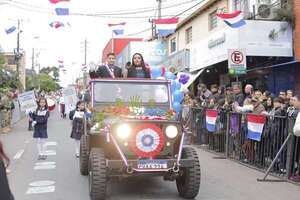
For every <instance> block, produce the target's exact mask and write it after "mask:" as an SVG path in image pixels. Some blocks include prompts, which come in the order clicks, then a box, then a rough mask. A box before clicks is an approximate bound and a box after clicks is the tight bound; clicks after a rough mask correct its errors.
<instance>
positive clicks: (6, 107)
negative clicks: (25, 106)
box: [0, 92, 12, 133]
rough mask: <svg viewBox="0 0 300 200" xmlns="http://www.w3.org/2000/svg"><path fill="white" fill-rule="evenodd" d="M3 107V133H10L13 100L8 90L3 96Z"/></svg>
mask: <svg viewBox="0 0 300 200" xmlns="http://www.w3.org/2000/svg"><path fill="white" fill-rule="evenodd" d="M0 104H1V107H2V115H3V124H2V126H3V129H2V132H3V133H8V132H10V131H11V118H12V100H11V98H10V92H6V94H5V95H2V98H1V103H0Z"/></svg>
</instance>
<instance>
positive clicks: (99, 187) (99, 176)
mask: <svg viewBox="0 0 300 200" xmlns="http://www.w3.org/2000/svg"><path fill="white" fill-rule="evenodd" d="M106 173H107V170H106V160H105V155H104V152H103V150H102V149H101V148H93V149H92V150H91V153H90V159H89V191H90V197H91V200H104V199H105V197H106V184H107V175H106Z"/></svg>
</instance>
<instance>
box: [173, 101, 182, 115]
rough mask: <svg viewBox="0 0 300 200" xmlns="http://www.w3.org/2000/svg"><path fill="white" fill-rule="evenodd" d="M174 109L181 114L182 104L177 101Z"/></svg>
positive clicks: (174, 103)
mask: <svg viewBox="0 0 300 200" xmlns="http://www.w3.org/2000/svg"><path fill="white" fill-rule="evenodd" d="M172 107H173V110H175V111H176V112H177V113H178V112H180V110H181V104H180V103H179V102H177V101H175V102H173V105H172Z"/></svg>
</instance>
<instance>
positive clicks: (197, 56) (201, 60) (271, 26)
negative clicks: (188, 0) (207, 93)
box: [167, 0, 297, 93]
mask: <svg viewBox="0 0 300 200" xmlns="http://www.w3.org/2000/svg"><path fill="white" fill-rule="evenodd" d="M277 1H278V2H277ZM280 6H281V3H280V0H206V1H204V2H203V3H202V5H201V6H200V7H199V8H198V9H197V10H196V11H195V12H194V13H193V14H191V15H190V16H189V17H187V18H186V19H184V20H183V21H181V22H180V23H179V24H178V26H177V30H176V33H174V34H173V35H170V36H169V37H168V38H167V41H168V44H169V45H168V46H169V48H168V50H169V57H172V55H174V54H176V53H178V52H180V51H183V50H184V49H188V50H189V51H190V55H189V59H190V61H189V62H188V63H189V66H186V67H185V68H189V71H190V72H193V73H195V72H199V71H200V70H201V73H197V74H198V75H199V78H198V79H196V83H197V82H204V83H206V84H208V85H210V84H214V83H218V84H222V85H229V84H231V83H232V82H235V81H236V80H239V81H241V82H242V84H245V83H252V84H253V85H254V86H255V87H256V88H257V89H261V90H270V91H271V92H273V93H278V92H279V90H281V89H297V80H296V78H295V71H296V70H297V69H296V66H297V63H296V62H294V57H293V56H294V55H293V31H292V27H291V26H290V24H288V23H287V22H282V21H275V20H274V19H275V18H276V13H275V10H276V9H279V8H280ZM261 7H262V8H266V7H267V8H268V9H269V12H265V9H261ZM235 10H242V11H243V13H244V16H245V19H246V25H245V26H243V27H241V28H237V29H234V28H231V27H229V26H227V25H226V24H225V23H224V22H223V21H222V20H221V19H219V18H218V17H217V16H216V14H217V13H219V12H233V11H235ZM229 49H243V50H244V51H245V52H246V55H245V59H246V63H247V73H246V74H244V75H239V76H232V75H229V73H228V58H229V55H228V50H229ZM181 68H182V67H181Z"/></svg>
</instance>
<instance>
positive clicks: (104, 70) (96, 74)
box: [90, 53, 122, 78]
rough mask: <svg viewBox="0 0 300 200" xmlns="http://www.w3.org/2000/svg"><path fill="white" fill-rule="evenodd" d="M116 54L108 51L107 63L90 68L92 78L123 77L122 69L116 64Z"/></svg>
mask: <svg viewBox="0 0 300 200" xmlns="http://www.w3.org/2000/svg"><path fill="white" fill-rule="evenodd" d="M115 61H116V56H115V54H114V53H108V54H107V56H106V62H107V64H105V65H101V66H99V67H98V69H95V70H92V69H91V70H90V77H91V78H121V77H122V69H121V68H120V67H118V66H115Z"/></svg>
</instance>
